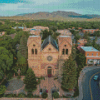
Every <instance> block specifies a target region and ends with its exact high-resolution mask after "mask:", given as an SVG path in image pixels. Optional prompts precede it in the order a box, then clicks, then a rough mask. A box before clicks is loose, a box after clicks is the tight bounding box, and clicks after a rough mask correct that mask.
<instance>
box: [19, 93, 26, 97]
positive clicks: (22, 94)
mask: <svg viewBox="0 0 100 100" xmlns="http://www.w3.org/2000/svg"><path fill="white" fill-rule="evenodd" d="M25 96H26V95H25V94H24V93H20V94H18V97H20V98H24V97H25Z"/></svg>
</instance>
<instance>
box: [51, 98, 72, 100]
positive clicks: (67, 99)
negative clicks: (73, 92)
mask: <svg viewBox="0 0 100 100" xmlns="http://www.w3.org/2000/svg"><path fill="white" fill-rule="evenodd" d="M53 100H71V99H70V98H58V99H54V98H53Z"/></svg>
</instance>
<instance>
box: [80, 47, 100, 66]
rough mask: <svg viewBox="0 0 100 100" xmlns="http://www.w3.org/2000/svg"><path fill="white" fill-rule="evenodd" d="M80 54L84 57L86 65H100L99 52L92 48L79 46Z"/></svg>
mask: <svg viewBox="0 0 100 100" xmlns="http://www.w3.org/2000/svg"><path fill="white" fill-rule="evenodd" d="M79 50H80V52H81V53H83V54H84V55H85V57H86V64H100V51H98V50H97V49H95V48H94V47H92V46H81V47H80V49H79Z"/></svg>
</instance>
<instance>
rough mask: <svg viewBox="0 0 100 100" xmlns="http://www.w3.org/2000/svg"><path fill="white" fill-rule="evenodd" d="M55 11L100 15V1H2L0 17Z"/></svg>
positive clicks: (0, 0)
mask: <svg viewBox="0 0 100 100" xmlns="http://www.w3.org/2000/svg"><path fill="white" fill-rule="evenodd" d="M53 11H71V12H76V13H79V14H98V15H100V0H0V16H15V15H17V14H23V13H36V12H53Z"/></svg>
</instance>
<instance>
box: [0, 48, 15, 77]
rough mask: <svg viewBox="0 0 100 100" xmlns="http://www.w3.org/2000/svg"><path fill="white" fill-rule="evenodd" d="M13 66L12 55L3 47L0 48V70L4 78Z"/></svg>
mask: <svg viewBox="0 0 100 100" xmlns="http://www.w3.org/2000/svg"><path fill="white" fill-rule="evenodd" d="M12 64H13V54H12V53H11V52H10V51H8V50H7V49H6V48H4V47H0V69H1V70H3V72H4V74H5V76H6V72H7V70H10V68H11V67H12Z"/></svg>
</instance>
